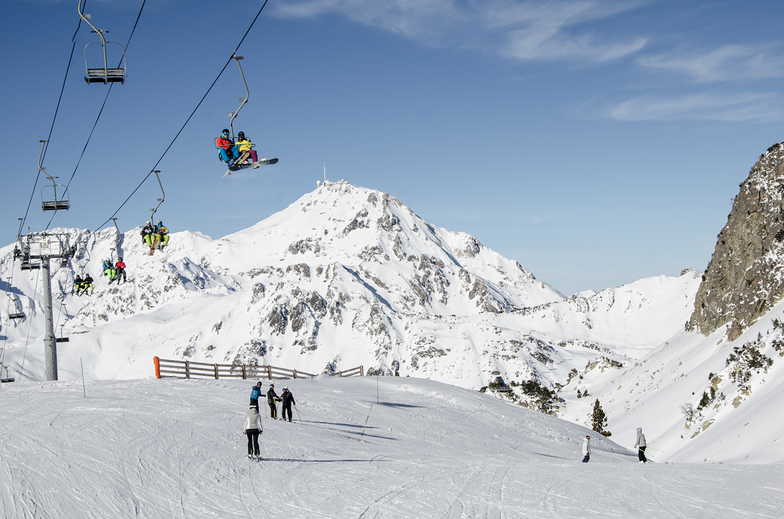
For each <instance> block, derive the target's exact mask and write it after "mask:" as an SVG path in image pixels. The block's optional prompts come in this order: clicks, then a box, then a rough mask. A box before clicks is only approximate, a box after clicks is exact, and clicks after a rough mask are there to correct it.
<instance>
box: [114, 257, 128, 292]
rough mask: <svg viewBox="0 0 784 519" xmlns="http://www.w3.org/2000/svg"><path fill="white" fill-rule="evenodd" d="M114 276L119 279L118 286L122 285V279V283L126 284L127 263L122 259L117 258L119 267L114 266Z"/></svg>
mask: <svg viewBox="0 0 784 519" xmlns="http://www.w3.org/2000/svg"><path fill="white" fill-rule="evenodd" d="M114 274H115V277H116V278H117V284H118V285H119V284H120V277H122V282H123V283H125V281H126V278H125V263H123V259H122V258H117V265H115V266H114Z"/></svg>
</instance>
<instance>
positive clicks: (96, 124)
mask: <svg viewBox="0 0 784 519" xmlns="http://www.w3.org/2000/svg"><path fill="white" fill-rule="evenodd" d="M146 3H147V0H142V5H141V7H140V8H139V13H138V14H137V15H136V21H135V22H134V24H133V29H131V34H130V35H129V36H128V41H126V42H125V49H126V51H127V49H128V47H129V46H130V44H131V39H132V38H133V34H134V33H135V32H136V27H137V26H138V25H139V19H140V18H141V16H142V12H143V11H144V6H145V4H146ZM86 5H87V3H86V2H85V6H86ZM81 21H82V17H81V16H80V18H79V23H81ZM87 23H88V24H90V22H87ZM90 27H92V24H90ZM77 30H78V29H77ZM75 37H76V35H75V34H74V38H75ZM101 38H103V36H101ZM75 46H76V42H75V41H74V47H75ZM71 57H72V58H73V49H71ZM120 64H122V62H121V63H120ZM68 65H69V67H70V60H69V62H68ZM119 66H120V65H119V64H118V67H119ZM112 87H114V83H112V84H111V85H109V88H108V89H107V90H106V95H105V96H104V98H103V103H102V104H101V108H100V110H98V115H97V116H96V118H95V122H94V123H93V127H92V129H91V130H90V134H89V135H88V136H87V141H86V142H85V143H84V147H83V148H82V153H81V154H80V155H79V160H77V161H76V166H74V170H73V172H72V173H71V177H70V178H69V179H68V183H67V184H66V185H65V189H66V191H67V190H68V188H70V187H71V182H73V179H74V177H75V176H76V172H77V171H78V169H79V166H80V165H81V163H82V159H83V158H84V154H85V153H86V152H87V146H89V145H90V140H91V139H92V137H93V134H94V133H95V129H96V128H97V127H98V121H100V119H101V115H103V109H104V108H105V107H106V102H107V101H108V100H109V94H111V93H112ZM31 202H32V199H31ZM56 215H57V211H55V212H54V214H52V217H51V218H50V219H49V223H47V224H46V230H48V229H49V227H51V225H52V221H53V220H54V217H55V216H56Z"/></svg>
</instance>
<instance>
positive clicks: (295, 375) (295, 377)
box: [293, 369, 297, 380]
mask: <svg viewBox="0 0 784 519" xmlns="http://www.w3.org/2000/svg"><path fill="white" fill-rule="evenodd" d="M293 373H294V380H296V379H297V370H296V369H295V370H294V371H293Z"/></svg>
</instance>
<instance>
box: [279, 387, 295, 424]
mask: <svg viewBox="0 0 784 519" xmlns="http://www.w3.org/2000/svg"><path fill="white" fill-rule="evenodd" d="M280 398H281V400H282V401H283V404H282V405H281V407H282V408H283V420H284V421H285V420H286V413H288V415H289V418H288V420H289V422H290V421H291V404H294V405H297V403H296V402H295V401H294V395H292V394H291V391H289V388H287V387H284V388H283V393H281V394H280Z"/></svg>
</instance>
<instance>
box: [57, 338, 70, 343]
mask: <svg viewBox="0 0 784 519" xmlns="http://www.w3.org/2000/svg"><path fill="white" fill-rule="evenodd" d="M54 342H69V339H68V337H55V339H54Z"/></svg>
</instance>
